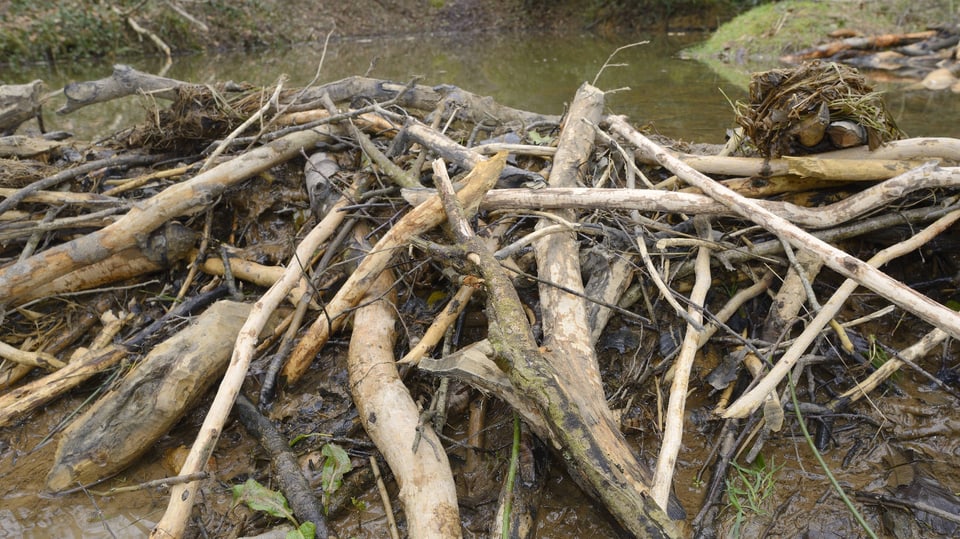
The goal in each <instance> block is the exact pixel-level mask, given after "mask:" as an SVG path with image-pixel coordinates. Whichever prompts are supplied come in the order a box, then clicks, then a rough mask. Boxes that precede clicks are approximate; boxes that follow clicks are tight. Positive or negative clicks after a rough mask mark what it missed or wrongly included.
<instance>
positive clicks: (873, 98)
mask: <svg viewBox="0 0 960 539" xmlns="http://www.w3.org/2000/svg"><path fill="white" fill-rule="evenodd" d="M736 112H737V118H736V121H737V123H738V124H739V125H740V126H741V127H743V129H744V132H745V133H746V135H747V136H748V137H749V138H750V140H752V141H753V143H754V145H755V146H756V148H757V150H758V151H759V152H760V154H761V155H763V156H765V157H780V156H783V155H804V154H810V153H817V152H822V151H827V150H833V149H837V146H836V145H835V144H834V143H833V142H831V140H830V137H828V136H826V135H827V131H828V129H830V128H831V127H832V126H840V125H850V124H852V125H854V126H858V127H857V129H860V130H862V132H863V140H862V142H863V143H866V144H869V145H870V148H871V149H873V148H876V147H877V146H879V145H880V144H881V143H882V142H886V141H889V140H896V139H900V138H904V136H905V135H904V133H903V132H902V131H900V129H899V128H898V127H897V125H896V123H895V122H894V120H893V118H892V117H891V116H890V113H889V112H887V108H886V105H885V104H884V102H883V99H882V97H881V94H880V93H879V92H875V91H874V90H873V88H872V87H870V86H869V85H868V84H867V83H866V81H865V80H864V78H863V77H862V76H861V75H860V73H859V72H858V71H857V70H856V69H853V68H851V67H848V66H845V65H842V64H836V63H832V62H831V63H827V62H818V61H814V62H809V63H806V64H803V65H800V66H797V67H793V68H789V69H774V70H771V71H764V72H761V73H756V74H754V75H753V78H752V80H751V82H750V102H749V103H743V102H738V103H737V110H736ZM843 122H846V123H845V124H844V123H843Z"/></svg>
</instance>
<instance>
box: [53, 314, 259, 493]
mask: <svg viewBox="0 0 960 539" xmlns="http://www.w3.org/2000/svg"><path fill="white" fill-rule="evenodd" d="M249 310H250V305H248V304H243V303H236V302H232V301H220V302H218V303H215V304H214V305H213V306H211V307H210V308H209V309H207V310H206V311H205V312H204V313H203V314H202V315H200V316H199V317H197V319H196V320H195V321H194V322H193V323H191V324H190V325H189V326H188V327H187V328H186V329H184V330H182V331H180V332H179V333H177V334H176V335H174V336H173V337H171V338H169V339H167V340H165V341H163V342H162V343H160V344H159V345H157V346H155V347H154V348H153V350H151V352H150V353H149V354H147V356H146V357H145V358H144V359H143V360H142V361H141V362H140V364H139V365H137V367H136V368H135V369H134V370H133V371H132V372H131V373H129V374H128V375H127V376H126V377H124V379H123V380H122V381H121V382H120V383H119V384H118V385H117V386H116V387H113V388H111V390H110V391H109V392H107V393H106V394H105V395H104V396H103V397H101V398H100V400H98V401H97V402H96V403H95V404H94V405H93V406H91V407H90V408H89V409H87V410H86V411H85V412H84V413H83V415H82V416H80V417H79V418H77V419H76V420H75V421H74V422H73V423H72V424H71V425H70V427H69V428H68V429H67V430H66V431H64V433H63V434H62V436H61V438H60V444H59V446H58V448H57V456H56V460H55V462H54V465H53V467H52V469H51V470H50V473H49V475H48V476H47V488H48V489H50V490H51V491H53V492H58V491H61V490H64V489H66V488H69V487H72V486H76V485H77V484H81V485H87V484H90V483H95V482H98V481H101V480H103V479H105V478H107V477H110V476H111V475H113V474H115V473H117V472H119V471H121V470H123V469H124V468H126V467H127V465H129V464H130V463H131V462H133V461H134V460H136V458H137V457H139V456H140V455H142V454H143V453H144V452H146V451H147V450H149V449H150V448H151V447H152V446H153V444H154V442H156V441H157V440H158V439H159V438H160V437H161V436H163V435H164V434H166V433H167V431H168V430H169V428H170V427H171V426H173V424H174V423H176V422H177V421H178V420H179V419H180V418H181V417H182V416H183V414H184V413H186V412H187V411H188V410H190V409H191V408H192V406H193V405H194V403H196V401H197V399H199V398H200V397H201V396H202V395H203V394H204V392H205V391H206V390H207V389H208V388H209V387H210V386H211V385H212V384H213V383H214V382H216V380H217V379H218V378H219V376H220V375H221V374H222V373H223V371H224V369H226V366H227V360H228V358H229V357H230V352H231V344H232V343H233V341H235V340H236V335H237V332H239V330H240V326H241V325H242V324H243V322H244V320H246V317H247V314H248V313H249ZM105 457H108V458H105Z"/></svg>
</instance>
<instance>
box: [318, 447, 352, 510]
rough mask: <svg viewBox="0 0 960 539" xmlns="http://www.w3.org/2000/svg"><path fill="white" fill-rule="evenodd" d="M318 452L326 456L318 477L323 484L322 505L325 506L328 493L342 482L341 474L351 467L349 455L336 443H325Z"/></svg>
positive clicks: (331, 492) (335, 489) (332, 491)
mask: <svg viewBox="0 0 960 539" xmlns="http://www.w3.org/2000/svg"><path fill="white" fill-rule="evenodd" d="M320 454H321V455H323V456H325V457H327V458H326V459H324V461H323V468H322V469H321V471H320V478H321V480H322V486H323V496H322V501H323V506H324V507H326V506H327V500H328V499H329V497H330V495H331V494H333V493H334V492H336V491H337V489H339V488H340V485H342V484H343V475H344V474H345V473H347V472H349V471H350V470H351V469H353V465H351V464H350V455H347V452H346V451H344V450H343V448H342V447H340V446H339V445H337V444H326V445H324V446H323V449H321V450H320Z"/></svg>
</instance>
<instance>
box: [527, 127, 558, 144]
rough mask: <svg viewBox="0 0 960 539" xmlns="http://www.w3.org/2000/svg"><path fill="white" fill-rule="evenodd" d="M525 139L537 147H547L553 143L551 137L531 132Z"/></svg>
mask: <svg viewBox="0 0 960 539" xmlns="http://www.w3.org/2000/svg"><path fill="white" fill-rule="evenodd" d="M527 137H528V138H529V139H530V141H531V142H533V143H534V144H539V145H548V144H550V143H551V142H553V137H551V136H550V135H546V136H544V135H541V134H540V133H537V132H536V131H533V130H531V131H528V132H527Z"/></svg>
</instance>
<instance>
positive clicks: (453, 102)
mask: <svg viewBox="0 0 960 539" xmlns="http://www.w3.org/2000/svg"><path fill="white" fill-rule="evenodd" d="M408 87H409V88H408ZM401 92H404V93H403V96H402V97H401V99H400V101H399V102H398V104H399V105H400V106H402V107H405V108H412V109H418V110H424V111H432V110H436V109H437V108H438V107H440V108H441V109H443V110H444V116H448V115H450V114H455V115H456V117H458V118H460V119H462V120H466V121H470V122H483V121H487V120H490V119H495V120H496V121H497V122H500V123H510V122H519V123H521V124H526V125H529V124H536V123H553V124H556V123H558V121H559V117H557V116H551V115H544V114H536V113H531V112H527V111H523V110H518V109H514V108H510V107H506V106H503V105H500V104H499V103H497V102H496V101H494V100H493V99H492V98H490V97H487V96H479V95H477V94H474V93H471V92H468V91H465V90H462V89H460V88H457V87H456V86H450V85H443V86H435V87H430V86H424V85H422V84H415V85H412V86H410V85H405V84H398V83H395V82H389V81H383V80H377V79H371V78H368V77H348V78H345V79H343V80H339V81H336V82H331V83H328V84H323V85H320V86H316V87H314V88H308V89H306V90H305V91H303V92H302V93H301V94H299V95H298V97H299V101H300V102H311V101H318V100H319V99H320V98H321V96H323V95H324V94H327V95H329V96H330V99H331V100H333V102H334V103H340V102H344V101H350V100H354V99H357V98H362V99H368V100H371V101H387V100H389V99H393V98H394V97H396V96H397V95H398V94H400V93H401Z"/></svg>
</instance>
